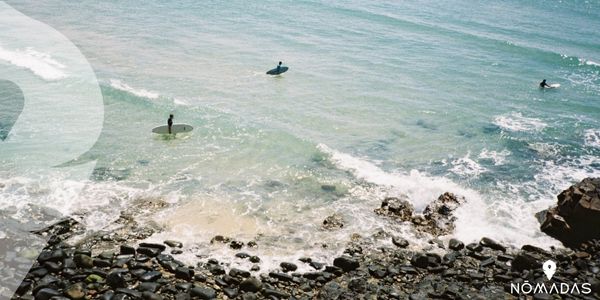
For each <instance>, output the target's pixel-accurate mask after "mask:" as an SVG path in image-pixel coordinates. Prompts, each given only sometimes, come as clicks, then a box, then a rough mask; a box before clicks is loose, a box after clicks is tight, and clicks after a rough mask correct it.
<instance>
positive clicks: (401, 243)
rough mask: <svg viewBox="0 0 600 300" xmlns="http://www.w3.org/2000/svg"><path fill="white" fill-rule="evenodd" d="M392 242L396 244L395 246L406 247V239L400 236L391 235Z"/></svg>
mask: <svg viewBox="0 0 600 300" xmlns="http://www.w3.org/2000/svg"><path fill="white" fill-rule="evenodd" d="M392 243H393V244H394V245H396V246H397V247H400V248H406V247H408V241H407V240H405V239H403V238H401V237H396V236H393V237H392Z"/></svg>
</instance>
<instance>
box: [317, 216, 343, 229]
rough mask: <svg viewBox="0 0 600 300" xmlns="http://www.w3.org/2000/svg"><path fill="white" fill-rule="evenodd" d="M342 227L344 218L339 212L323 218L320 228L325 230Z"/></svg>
mask: <svg viewBox="0 0 600 300" xmlns="http://www.w3.org/2000/svg"><path fill="white" fill-rule="evenodd" d="M342 227H344V218H343V217H342V215H340V214H337V213H335V214H333V215H331V216H329V217H327V218H325V220H323V225H322V226H321V228H323V229H325V230H335V229H339V228H342Z"/></svg>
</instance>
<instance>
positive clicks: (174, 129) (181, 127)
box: [152, 124, 194, 134]
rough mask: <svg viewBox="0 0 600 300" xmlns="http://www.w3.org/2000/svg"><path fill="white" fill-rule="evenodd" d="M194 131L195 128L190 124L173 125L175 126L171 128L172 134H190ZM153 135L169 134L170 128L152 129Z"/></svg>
mask: <svg viewBox="0 0 600 300" xmlns="http://www.w3.org/2000/svg"><path fill="white" fill-rule="evenodd" d="M193 129H194V127H192V126H191V125H188V124H173V126H171V133H183V132H190V131H192V130H193ZM152 132H153V133H158V134H168V133H169V126H167V125H164V126H158V127H155V128H153V129H152Z"/></svg>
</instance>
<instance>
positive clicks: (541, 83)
mask: <svg viewBox="0 0 600 300" xmlns="http://www.w3.org/2000/svg"><path fill="white" fill-rule="evenodd" d="M540 87H541V88H545V87H550V85H549V84H547V83H546V79H544V80H542V82H540Z"/></svg>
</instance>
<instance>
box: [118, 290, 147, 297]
mask: <svg viewBox="0 0 600 300" xmlns="http://www.w3.org/2000/svg"><path fill="white" fill-rule="evenodd" d="M115 292H117V295H118V294H125V295H127V296H129V297H131V298H133V299H140V298H142V293H140V292H138V291H135V290H132V289H126V288H118V289H116V290H115ZM115 297H116V295H115Z"/></svg>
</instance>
